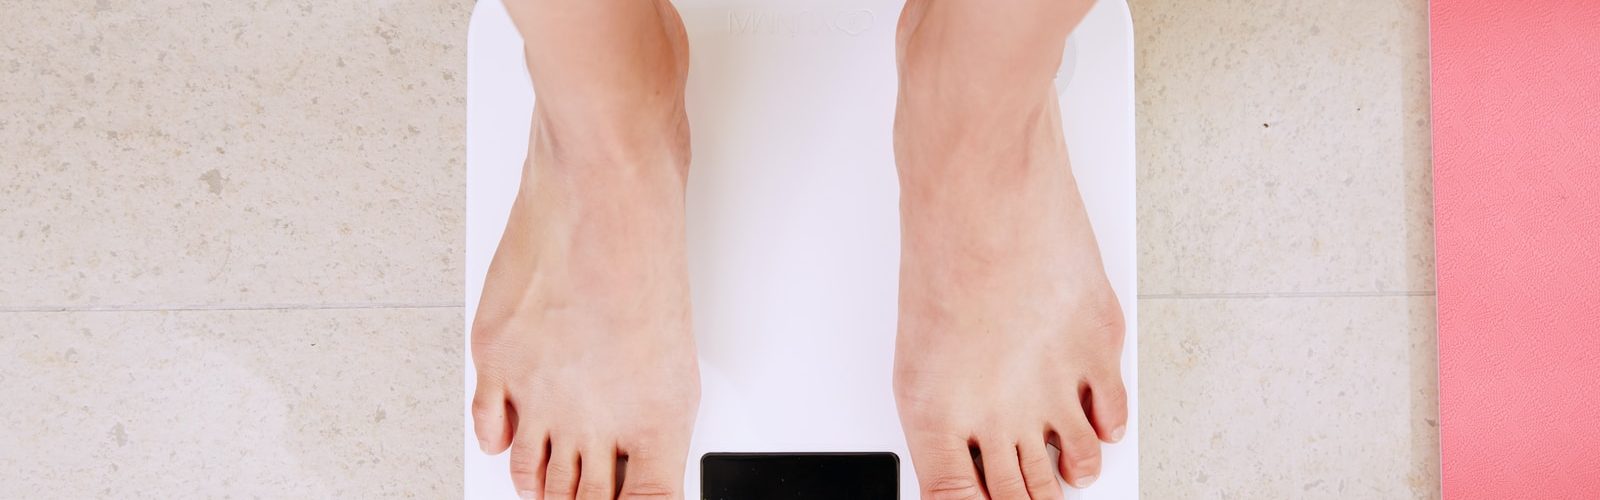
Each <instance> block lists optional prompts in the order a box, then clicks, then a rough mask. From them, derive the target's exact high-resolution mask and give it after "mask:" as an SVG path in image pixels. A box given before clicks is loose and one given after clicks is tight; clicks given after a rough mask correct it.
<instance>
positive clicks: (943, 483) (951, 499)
mask: <svg viewBox="0 0 1600 500" xmlns="http://www.w3.org/2000/svg"><path fill="white" fill-rule="evenodd" d="M909 444H910V445H911V464H912V466H913V467H915V468H916V470H917V482H918V483H919V484H920V485H921V490H922V498H925V499H928V500H983V499H984V496H983V487H982V483H981V482H979V480H978V468H977V465H976V464H975V463H974V462H973V460H972V449H971V447H970V446H969V445H968V444H967V440H966V439H963V438H955V437H951V436H948V435H947V436H945V438H944V439H937V438H924V439H921V440H917V439H913V440H912V442H911V443H909Z"/></svg>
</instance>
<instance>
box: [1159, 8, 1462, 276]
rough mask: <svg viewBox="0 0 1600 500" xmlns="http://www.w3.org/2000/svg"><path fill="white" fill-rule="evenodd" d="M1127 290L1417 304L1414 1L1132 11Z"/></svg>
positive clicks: (1422, 111) (1424, 158) (1422, 161)
mask: <svg viewBox="0 0 1600 500" xmlns="http://www.w3.org/2000/svg"><path fill="white" fill-rule="evenodd" d="M1130 3H1131V4H1132V10H1133V13H1134V28H1135V31H1136V34H1137V41H1136V51H1137V70H1136V71H1137V77H1138V95H1139V102H1138V127H1139V132H1138V141H1139V224H1140V227H1139V242H1140V262H1139V268H1140V284H1139V287H1140V290H1141V291H1142V292H1143V293H1147V294H1158V295H1166V294H1194V293H1202V294H1218V293H1221V294H1227V293H1316V292H1392V291H1407V290H1423V291H1426V290H1432V289H1433V276H1432V263H1433V256H1432V223H1431V186H1430V184H1429V178H1428V171H1429V168H1430V163H1429V158H1430V156H1429V155H1430V153H1429V148H1430V141H1429V122H1428V59H1427V56H1428V54H1427V48H1428V39H1427V33H1428V31H1427V2H1425V1H1422V0H1410V1H1403V2H1278V1H1265V0H1219V1H1208V2H1190V1H1176V0H1133V1H1132V2H1130Z"/></svg>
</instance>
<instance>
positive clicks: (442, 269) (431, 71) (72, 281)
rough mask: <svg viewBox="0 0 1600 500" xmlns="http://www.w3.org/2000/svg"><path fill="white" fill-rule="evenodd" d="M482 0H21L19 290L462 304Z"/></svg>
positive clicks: (16, 176) (4, 243) (14, 240)
mask: <svg viewBox="0 0 1600 500" xmlns="http://www.w3.org/2000/svg"><path fill="white" fill-rule="evenodd" d="M470 8H471V3H470V2H426V1H419V0H398V1H389V2H344V3H329V2H312V1H308V0H293V1H289V2H268V1H262V0H251V1H243V2H106V1H103V0H101V1H98V2H91V1H87V0H72V1H60V2H7V5H6V7H5V8H4V11H5V15H3V16H0V33H5V35H4V36H3V40H0V44H3V47H4V49H3V50H0V103H4V107H5V113H4V115H3V116H0V151H4V154H3V155H0V249H3V251H0V253H3V254H4V256H5V258H4V259H0V283H13V284H15V283H26V284H27V286H0V306H12V307H20V306H40V305H44V306H51V305H61V306H76V305H85V304H96V305H99V304H139V305H149V304H211V303H238V302H246V303H301V302H370V301H381V302H417V301H449V302H452V303H453V302H459V301H460V298H461V294H460V284H461V245H462V243H461V232H462V225H461V219H462V215H463V210H464V203H463V198H462V197H463V193H464V189H463V184H464V169H465V162H464V149H465V145H464V131H465V119H464V118H465V117H464V109H465V85H464V83H465V82H464V79H465V68H466V50H465V40H466V23H467V17H468V14H469V10H470Z"/></svg>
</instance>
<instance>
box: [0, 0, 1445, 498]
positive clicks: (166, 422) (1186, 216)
mask: <svg viewBox="0 0 1600 500" xmlns="http://www.w3.org/2000/svg"><path fill="white" fill-rule="evenodd" d="M1132 3H1133V11H1134V16H1135V27H1136V30H1137V31H1138V34H1139V40H1138V56H1139V64H1138V72H1139V75H1138V76H1139V81H1140V83H1139V96H1140V97H1139V99H1140V102H1139V125H1140V132H1139V143H1140V171H1139V181H1140V204H1139V206H1140V213H1139V215H1140V223H1141V226H1140V240H1141V247H1140V265H1141V271H1142V272H1141V274H1140V287H1141V288H1142V292H1143V294H1144V295H1143V297H1141V305H1140V315H1141V317H1140V327H1141V329H1142V339H1143V345H1142V347H1141V351H1140V356H1141V360H1142V370H1143V371H1142V373H1141V377H1143V387H1144V390H1143V392H1142V393H1141V395H1140V396H1141V398H1142V401H1143V405H1144V415H1145V416H1144V428H1143V429H1142V432H1143V433H1144V440H1143V442H1142V444H1143V449H1142V452H1143V457H1144V459H1143V480H1144V493H1145V497H1146V498H1152V499H1168V498H1415V497H1421V498H1428V497H1436V496H1437V493H1436V483H1437V472H1436V469H1437V458H1436V451H1435V450H1436V449H1437V442H1436V437H1435V436H1436V432H1435V428H1434V425H1435V420H1434V413H1435V409H1434V404H1433V397H1434V392H1435V382H1434V371H1435V368H1434V362H1433V361H1432V360H1433V357H1432V349H1433V306H1432V304H1433V292H1432V291H1433V279H1432V272H1431V269H1432V257H1431V255H1432V236H1431V219H1430V208H1429V206H1430V205H1429V204H1430V189H1429V182H1430V181H1429V163H1428V148H1429V143H1428V121H1427V102H1428V95H1427V80H1426V77H1427V60H1426V47H1427V43H1426V16H1425V9H1426V3H1425V2H1423V1H1422V0H1410V1H1401V2H1370V1H1369V2H1310V1H1305V2H1276V1H1271V2H1269V1H1264V0H1250V1H1246V0H1216V1H1204V2H1197V1H1178V0H1164V1H1154V0H1134V1H1133V2H1132ZM470 9H471V4H470V3H469V2H425V1H420V0H386V1H384V2H347V3H337V2H335V3H328V2H311V1H309V0H291V1H265V0H246V1H239V2H200V1H192V0H171V1H166V2H117V1H112V0H97V1H93V2H90V1H81V0H73V1H59V2H31V1H25V0H0V13H3V15H0V498H22V497H30V498H37V497H46V498H92V497H105V498H171V497H183V498H189V497H227V496H234V497H245V498H251V497H262V498H332V497H354V498H373V497H422V498H444V497H449V496H452V495H454V494H455V492H457V491H459V488H460V465H459V450H460V447H459V445H458V444H457V437H458V436H459V432H460V425H461V422H460V419H459V413H458V407H457V406H456V404H455V402H458V401H459V400H460V398H461V397H462V394H461V390H460V370H461V367H460V365H459V361H458V360H459V359H460V355H461V353H460V344H461V332H460V331H459V326H458V325H459V324H460V321H461V309H460V296H461V294H460V290H459V288H460V286H461V258H460V255H459V254H460V249H461V231H462V225H461V217H462V207H463V200H462V191H463V190H462V180H463V175H462V174H463V170H462V169H463V164H464V162H463V142H462V140H463V133H464V130H463V123H464V119H463V118H464V117H463V113H464V107H463V106H464V103H463V97H464V96H463V89H464V85H463V83H464V82H463V78H464V68H465V60H464V58H465V46H464V43H465V27H466V22H467V15H468V12H469V11H470Z"/></svg>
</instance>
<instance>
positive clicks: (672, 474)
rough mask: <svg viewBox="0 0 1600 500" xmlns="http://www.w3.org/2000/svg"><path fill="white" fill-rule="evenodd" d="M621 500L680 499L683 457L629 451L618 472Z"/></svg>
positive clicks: (681, 496) (681, 493)
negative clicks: (620, 480)
mask: <svg viewBox="0 0 1600 500" xmlns="http://www.w3.org/2000/svg"><path fill="white" fill-rule="evenodd" d="M618 498H620V499H622V500H675V499H681V498H683V460H681V459H677V460H674V459H671V458H667V457H665V456H660V455H653V454H644V453H633V454H630V455H628V461H627V465H626V467H624V470H623V474H622V494H621V495H620V496H619V497H618Z"/></svg>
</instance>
